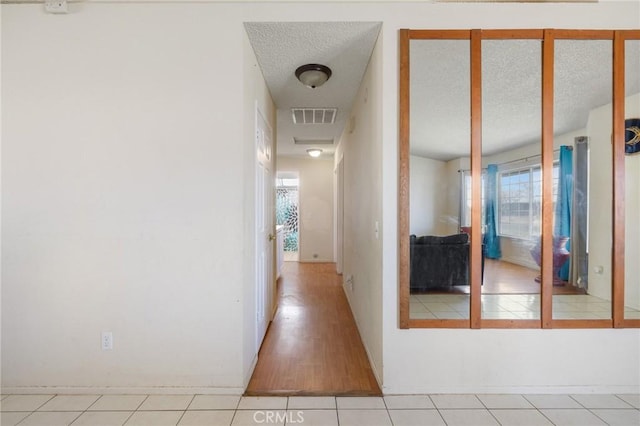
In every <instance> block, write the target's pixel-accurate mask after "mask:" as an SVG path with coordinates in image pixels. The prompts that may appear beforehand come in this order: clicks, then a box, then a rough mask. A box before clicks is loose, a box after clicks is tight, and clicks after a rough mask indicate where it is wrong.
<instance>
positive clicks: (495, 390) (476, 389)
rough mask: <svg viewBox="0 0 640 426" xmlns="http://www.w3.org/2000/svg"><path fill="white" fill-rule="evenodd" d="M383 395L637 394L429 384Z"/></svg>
mask: <svg viewBox="0 0 640 426" xmlns="http://www.w3.org/2000/svg"><path fill="white" fill-rule="evenodd" d="M383 392H384V394H385V395H433V394H479V395H482V394H484V395H488V394H505V395H506V394H509V395H544V394H549V395H568V394H582V395H584V394H603V395H604V394H606V395H623V394H638V393H640V389H639V388H638V387H637V386H599V385H596V386H472V387H462V386H461V387H455V386H430V387H425V388H420V389H416V388H413V389H406V388H404V389H397V388H394V387H393V386H392V387H391V388H388V389H384V390H383Z"/></svg>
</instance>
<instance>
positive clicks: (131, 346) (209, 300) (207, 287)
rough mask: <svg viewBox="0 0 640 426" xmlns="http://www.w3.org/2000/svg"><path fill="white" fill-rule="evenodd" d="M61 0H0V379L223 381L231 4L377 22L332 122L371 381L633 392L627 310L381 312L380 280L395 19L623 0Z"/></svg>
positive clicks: (612, 11)
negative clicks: (465, 315) (460, 317)
mask: <svg viewBox="0 0 640 426" xmlns="http://www.w3.org/2000/svg"><path fill="white" fill-rule="evenodd" d="M71 8H72V12H73V13H70V14H68V15H65V16H54V15H45V14H44V13H43V12H42V5H41V4H33V5H8V4H3V5H2V12H3V13H2V87H3V93H2V107H3V108H2V114H3V115H2V120H3V126H2V143H3V146H2V194H3V198H4V199H3V205H2V230H3V232H2V246H3V251H2V372H3V377H2V380H3V386H5V387H14V386H73V387H76V388H75V389H74V391H76V392H78V391H82V389H80V390H78V388H77V387H81V386H87V387H92V388H91V390H90V391H91V392H95V387H101V386H102V387H104V386H115V387H130V388H136V389H140V388H143V387H144V388H151V390H153V391H159V390H158V388H157V386H169V387H171V386H185V387H187V388H188V389H189V390H190V391H191V390H192V389H193V388H195V387H202V388H204V389H205V390H206V389H212V390H217V391H222V390H225V391H238V392H239V391H241V389H242V387H243V384H244V380H245V376H246V373H247V364H248V363H249V362H250V359H251V358H252V357H251V356H250V354H249V353H248V352H246V348H247V347H248V346H249V345H248V344H247V337H246V336H247V333H252V332H253V330H252V328H251V326H250V322H251V321H249V315H248V314H247V313H245V309H246V310H247V312H248V310H249V309H250V303H251V301H250V299H251V298H252V297H253V293H252V292H251V288H252V286H250V285H247V283H248V282H250V280H251V279H252V278H249V277H248V274H251V273H252V272H251V271H248V270H246V269H245V268H246V266H247V263H248V260H247V259H248V258H247V257H246V250H249V249H251V247H246V246H245V244H244V243H243V242H244V241H245V240H246V238H247V236H246V235H247V234H246V233H247V232H249V231H248V229H247V227H246V224H245V219H246V218H247V215H248V213H247V211H248V210H251V207H252V206H246V205H245V201H246V199H245V195H241V194H243V192H244V190H245V189H246V187H247V186H250V185H248V184H247V182H246V179H247V178H249V177H250V176H252V174H250V172H249V171H248V170H250V169H252V165H249V161H248V160H247V159H248V156H247V146H246V145H247V143H248V140H249V138H248V136H247V135H246V133H245V132H248V131H249V129H252V126H253V122H251V123H246V122H245V119H246V113H247V104H246V96H245V95H244V93H243V91H244V90H245V87H244V85H245V80H244V79H245V77H244V75H243V74H244V73H245V72H247V70H246V69H245V68H243V63H244V60H245V58H246V56H245V52H244V42H243V39H244V35H243V32H244V29H243V28H242V23H243V22H246V21H336V20H344V21H348V20H358V21H382V22H383V30H382V33H381V36H380V39H379V41H378V45H377V46H376V50H375V52H374V62H373V63H374V64H377V65H375V66H373V70H372V71H371V73H372V74H371V75H370V76H369V77H367V78H371V85H370V86H369V103H368V104H366V105H367V106H363V98H362V97H359V101H358V102H357V103H356V107H357V108H359V111H370V112H367V113H366V114H371V118H370V119H361V118H360V116H359V117H358V121H357V122H358V123H361V124H362V123H368V124H370V125H368V126H362V125H359V126H358V129H357V130H356V133H355V134H354V136H350V137H348V138H346V139H348V141H349V142H351V141H352V140H354V141H356V142H354V145H355V146H357V147H359V148H353V152H355V153H362V154H363V157H362V158H353V157H351V158H350V159H349V157H350V154H349V152H350V151H349V150H350V149H351V148H347V147H346V146H345V150H344V153H345V156H344V158H345V161H346V163H345V165H346V166H347V168H348V170H349V171H346V174H347V176H346V177H347V178H348V179H352V180H353V181H354V182H359V183H358V184H357V186H356V185H354V186H352V194H351V195H350V197H348V198H351V197H353V198H352V199H353V201H354V202H353V203H352V205H351V209H352V214H353V217H352V218H350V219H347V218H346V219H347V220H351V221H353V223H352V224H351V226H352V230H353V233H354V234H353V236H352V237H353V238H352V241H353V246H352V247H351V255H352V257H351V260H350V261H351V262H352V263H351V270H350V272H351V273H353V274H354V276H355V278H356V279H355V289H354V294H353V295H352V296H350V297H351V299H350V300H351V303H352V306H353V307H354V313H355V315H356V318H357V321H358V324H359V327H360V332H361V335H362V338H363V341H364V342H365V346H366V347H367V349H368V351H369V355H370V357H371V359H372V361H373V365H374V368H375V369H376V373H377V374H378V376H379V377H381V378H383V379H384V384H383V390H384V391H385V392H387V393H413V392H428V391H444V390H449V391H454V392H460V391H467V390H474V391H483V390H492V391H496V390H497V391H504V392H519V391H521V390H526V391H541V392H558V391H564V390H566V389H567V388H570V389H571V390H572V391H577V392H585V391H626V392H629V391H635V392H638V386H639V381H640V379H639V377H640V371H639V367H638V363H637V360H638V359H639V358H640V349H639V348H640V335H639V333H638V330H633V329H631V330H515V329H514V330H447V329H441V330H429V329H417V330H400V329H398V280H397V271H398V265H397V257H398V256H397V254H398V252H397V241H398V240H397V239H398V234H397V225H398V223H397V184H398V179H397V177H398V155H397V151H398V144H397V135H398V122H397V117H398V84H397V82H398V61H397V59H398V37H397V34H398V33H397V30H398V29H399V28H549V27H555V28H638V27H640V22H639V21H640V13H639V12H640V10H639V9H638V4H637V3H631V2H620V3H617V2H599V3H573V4H559V3H556V4H538V3H522V4H516V3H504V4H500V3H486V4H476V3H426V2H420V3H393V4H391V3H376V4H365V3H362V2H339V3H335V2H327V3H326V4H324V3H320V2H318V3H314V4H313V7H309V4H308V2H301V3H282V4H279V3H274V2H268V3H267V2H260V3H256V4H242V5H240V4H233V3H216V4H206V3H193V2H185V3H180V4H168V3H164V4H154V3H144V4H128V3H120V4H113V3H96V2H85V3H75V4H71ZM61 46H63V48H61ZM370 68H371V67H370ZM45 77H46V78H45ZM52 82H55V84H53V83H52ZM360 114H365V113H364V112H361V113H360ZM364 145H366V146H367V148H373V149H372V150H370V151H369V150H365V149H363V148H361V146H364ZM349 161H351V163H348V162H349ZM360 185H361V186H360ZM358 189H359V190H360V192H357V191H356V190H358ZM356 219H360V220H359V221H356ZM376 221H379V222H380V232H381V239H380V240H375V236H374V232H373V225H374V223H375V222H376ZM240 230H243V231H240ZM242 232H244V233H245V235H242ZM356 250H358V251H357V252H356ZM355 253H358V254H360V257H356V256H354V254H355ZM249 258H250V257H249ZM345 266H346V265H345ZM346 272H347V271H346V270H345V273H346ZM354 296H355V297H354ZM105 329H108V330H111V331H113V332H114V339H115V343H114V350H113V351H111V352H101V351H100V349H99V337H100V331H103V330H105ZM612 360H615V362H612ZM383 364H384V369H383ZM522 366H526V368H522ZM5 389H6V388H5ZM172 389H174V391H175V389H177V388H172ZM41 390H42V389H40V391H41ZM56 391H60V390H59V389H57V390H56Z"/></svg>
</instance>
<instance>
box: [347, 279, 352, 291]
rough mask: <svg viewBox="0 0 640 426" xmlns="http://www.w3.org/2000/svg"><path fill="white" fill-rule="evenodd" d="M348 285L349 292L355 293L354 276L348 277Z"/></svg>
mask: <svg viewBox="0 0 640 426" xmlns="http://www.w3.org/2000/svg"><path fill="white" fill-rule="evenodd" d="M346 284H347V288H348V289H349V291H351V292H353V275H347V280H346Z"/></svg>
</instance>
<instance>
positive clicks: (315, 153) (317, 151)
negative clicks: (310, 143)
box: [307, 148, 322, 158]
mask: <svg viewBox="0 0 640 426" xmlns="http://www.w3.org/2000/svg"><path fill="white" fill-rule="evenodd" d="M307 154H309V155H310V156H312V157H313V158H317V157H320V154H322V150H321V149H318V148H311V149H308V150H307Z"/></svg>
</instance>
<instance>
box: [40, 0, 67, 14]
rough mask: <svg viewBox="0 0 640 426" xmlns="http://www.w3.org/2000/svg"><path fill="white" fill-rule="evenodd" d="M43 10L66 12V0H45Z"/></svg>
mask: <svg viewBox="0 0 640 426" xmlns="http://www.w3.org/2000/svg"><path fill="white" fill-rule="evenodd" d="M44 10H46V11H47V12H49V13H68V12H69V10H68V9H67V0H45V2H44Z"/></svg>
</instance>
